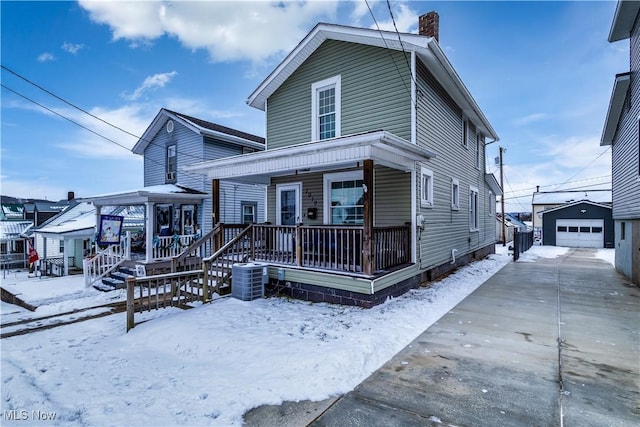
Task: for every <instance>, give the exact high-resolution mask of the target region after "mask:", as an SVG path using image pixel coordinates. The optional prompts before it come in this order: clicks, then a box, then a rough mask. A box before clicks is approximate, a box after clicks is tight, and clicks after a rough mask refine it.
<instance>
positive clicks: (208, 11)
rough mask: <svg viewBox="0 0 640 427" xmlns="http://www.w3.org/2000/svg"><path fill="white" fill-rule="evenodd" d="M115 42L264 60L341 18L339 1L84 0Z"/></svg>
mask: <svg viewBox="0 0 640 427" xmlns="http://www.w3.org/2000/svg"><path fill="white" fill-rule="evenodd" d="M80 5H81V6H82V7H84V8H85V9H87V10H88V11H89V14H90V16H91V19H93V20H94V21H95V22H98V23H101V24H106V25H109V27H110V28H111V30H112V32H113V37H114V39H116V40H117V39H127V40H131V41H133V42H135V43H137V42H139V41H145V40H146V41H149V40H153V39H156V38H158V37H161V36H163V35H167V36H171V37H175V38H176V39H177V40H179V41H180V43H182V44H183V45H184V46H185V47H187V48H190V49H194V50H196V49H206V50H207V51H208V52H209V55H210V58H211V60H212V61H214V62H219V61H233V60H250V61H252V62H263V61H266V60H267V59H268V58H270V57H272V56H274V55H279V54H282V53H284V52H288V51H289V50H291V49H292V48H293V47H294V46H295V45H296V44H297V43H298V42H299V41H300V39H301V38H302V37H303V36H304V35H305V34H306V33H307V32H308V31H309V29H310V26H311V25H313V24H315V23H316V22H317V21H319V20H323V19H329V20H332V19H333V18H335V14H336V11H337V7H338V2H337V1H307V2H303V1H284V2H277V3H276V2H266V1H238V2H217V1H215V2H172V3H168V2H131V3H129V2H94V1H85V0H81V1H80Z"/></svg>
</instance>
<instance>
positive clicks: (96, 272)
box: [82, 232, 131, 288]
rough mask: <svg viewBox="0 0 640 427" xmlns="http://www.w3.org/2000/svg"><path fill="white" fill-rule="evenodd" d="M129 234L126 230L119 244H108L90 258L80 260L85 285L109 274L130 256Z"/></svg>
mask: <svg viewBox="0 0 640 427" xmlns="http://www.w3.org/2000/svg"><path fill="white" fill-rule="evenodd" d="M130 248H131V234H130V233H129V232H127V234H126V236H125V237H124V238H123V239H122V241H121V242H120V244H119V245H110V246H108V247H107V248H106V249H104V250H102V251H100V252H98V253H97V254H96V255H95V256H93V257H91V258H85V259H84V260H83V261H82V264H83V268H84V285H85V287H87V288H88V287H90V286H93V284H94V283H97V282H98V281H101V280H102V279H103V278H104V277H106V276H107V275H109V274H111V273H112V272H113V271H115V269H116V268H118V267H119V266H120V265H121V264H122V263H123V262H125V261H126V260H128V259H129V258H130V254H131V250H130Z"/></svg>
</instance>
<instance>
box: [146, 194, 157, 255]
mask: <svg viewBox="0 0 640 427" xmlns="http://www.w3.org/2000/svg"><path fill="white" fill-rule="evenodd" d="M154 206H155V204H154V203H152V202H145V204H144V207H145V212H144V215H145V229H146V233H145V234H144V238H145V248H146V250H145V261H146V262H147V263H150V262H151V261H153V233H154V231H155V229H154V228H153V208H154Z"/></svg>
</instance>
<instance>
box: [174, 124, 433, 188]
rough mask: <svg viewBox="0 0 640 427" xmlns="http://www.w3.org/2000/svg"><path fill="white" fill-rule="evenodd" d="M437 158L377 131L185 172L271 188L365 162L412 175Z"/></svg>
mask: <svg viewBox="0 0 640 427" xmlns="http://www.w3.org/2000/svg"><path fill="white" fill-rule="evenodd" d="M435 156H436V155H435V153H433V152H430V151H428V150H426V149H424V148H421V147H419V146H417V145H415V144H412V143H410V142H408V141H406V140H404V139H402V138H399V137H397V136H395V135H393V134H391V133H389V132H386V131H376V132H370V133H364V134H358V135H351V136H345V137H341V138H334V139H330V140H326V141H314V142H308V143H305V144H299V145H295V146H289V147H283V148H278V149H274V150H267V151H262V152H256V153H250V154H244V155H241V156H234V157H227V158H224V159H218V160H212V161H208V162H201V163H196V164H193V165H188V166H186V167H185V170H186V171H189V172H196V173H201V174H203V175H206V176H207V177H208V178H210V179H228V180H233V181H243V182H251V183H260V184H268V183H269V179H270V177H273V176H281V175H292V174H297V173H305V172H312V171H323V170H335V169H340V168H344V167H353V166H356V163H357V162H362V161H364V160H373V161H374V163H375V164H379V165H384V166H387V167H390V168H393V169H398V170H402V171H406V172H409V171H412V170H414V168H415V162H416V161H427V160H429V159H431V158H433V157H435Z"/></svg>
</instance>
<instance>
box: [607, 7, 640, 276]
mask: <svg viewBox="0 0 640 427" xmlns="http://www.w3.org/2000/svg"><path fill="white" fill-rule="evenodd" d="M639 11H640V2H638V1H629V0H622V1H618V5H617V7H616V12H615V15H614V18H613V23H612V24H611V30H610V31H609V38H608V40H609V42H616V41H620V40H628V41H627V43H629V71H628V72H624V73H621V74H618V75H616V77H615V82H614V85H613V91H612V93H611V100H610V101H609V109H608V112H607V117H606V120H605V124H604V129H603V132H602V138H601V140H600V145H611V163H612V186H613V220H614V222H615V248H616V260H615V264H616V269H617V270H618V271H619V272H621V273H623V274H624V275H626V276H627V277H629V278H630V279H631V280H632V281H633V282H634V283H636V284H640V146H639V145H640V142H639V140H640V137H639V133H640V79H639V76H640V13H639Z"/></svg>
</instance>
